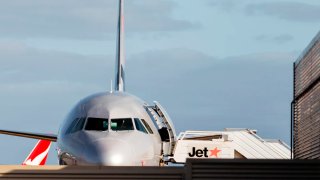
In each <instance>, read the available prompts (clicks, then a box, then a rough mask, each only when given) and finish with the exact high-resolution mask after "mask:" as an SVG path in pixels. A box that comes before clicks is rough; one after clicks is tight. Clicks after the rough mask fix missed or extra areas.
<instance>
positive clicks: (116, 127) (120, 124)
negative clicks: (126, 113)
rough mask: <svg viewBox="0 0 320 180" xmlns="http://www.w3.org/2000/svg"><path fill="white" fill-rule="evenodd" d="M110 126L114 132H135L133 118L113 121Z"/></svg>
mask: <svg viewBox="0 0 320 180" xmlns="http://www.w3.org/2000/svg"><path fill="white" fill-rule="evenodd" d="M110 126H111V129H112V130H113V131H129V130H134V128H133V123H132V119H131V118H123V119H111V124H110Z"/></svg>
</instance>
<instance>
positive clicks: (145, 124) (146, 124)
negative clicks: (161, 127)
mask: <svg viewBox="0 0 320 180" xmlns="http://www.w3.org/2000/svg"><path fill="white" fill-rule="evenodd" d="M141 121H142V123H143V124H144V126H146V128H147V129H148V131H149V133H150V134H153V131H152V129H151V127H150V126H149V124H148V123H147V122H146V121H145V120H144V119H141Z"/></svg>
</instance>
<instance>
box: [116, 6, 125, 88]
mask: <svg viewBox="0 0 320 180" xmlns="http://www.w3.org/2000/svg"><path fill="white" fill-rule="evenodd" d="M123 7H124V3H123V0H119V17H118V33H117V52H116V71H115V72H116V77H115V86H114V90H115V91H121V92H122V91H125V76H124V75H125V73H124V66H125V54H124V13H123Z"/></svg>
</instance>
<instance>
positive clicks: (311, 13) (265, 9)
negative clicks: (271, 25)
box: [245, 1, 320, 23]
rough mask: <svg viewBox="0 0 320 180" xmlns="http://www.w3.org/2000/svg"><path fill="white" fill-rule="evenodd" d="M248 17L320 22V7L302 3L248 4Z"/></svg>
mask: <svg viewBox="0 0 320 180" xmlns="http://www.w3.org/2000/svg"><path fill="white" fill-rule="evenodd" d="M245 12H246V13H247V14H248V15H251V16H256V15H268V16H273V17H276V18H279V19H284V20H288V21H296V22H309V23H311V22H320V6H319V5H311V4H307V3H300V2H285V1H282V2H267V3H255V4H248V5H247V6H246V8H245Z"/></svg>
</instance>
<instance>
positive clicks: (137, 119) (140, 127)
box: [134, 118, 148, 134]
mask: <svg viewBox="0 0 320 180" xmlns="http://www.w3.org/2000/svg"><path fill="white" fill-rule="evenodd" d="M134 124H135V125H136V129H137V130H138V131H141V132H144V133H146V134H148V131H147V130H146V128H144V126H143V125H142V123H141V121H140V119H139V118H134Z"/></svg>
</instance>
